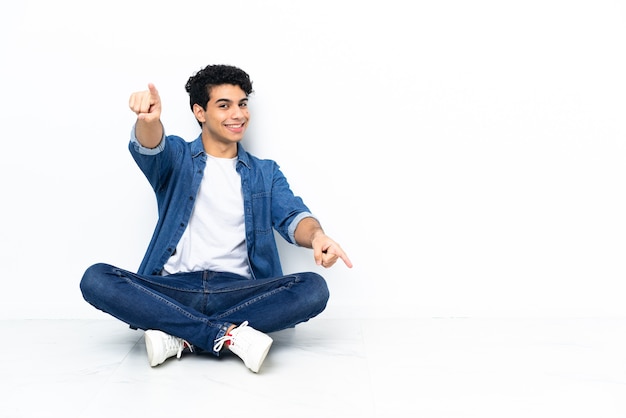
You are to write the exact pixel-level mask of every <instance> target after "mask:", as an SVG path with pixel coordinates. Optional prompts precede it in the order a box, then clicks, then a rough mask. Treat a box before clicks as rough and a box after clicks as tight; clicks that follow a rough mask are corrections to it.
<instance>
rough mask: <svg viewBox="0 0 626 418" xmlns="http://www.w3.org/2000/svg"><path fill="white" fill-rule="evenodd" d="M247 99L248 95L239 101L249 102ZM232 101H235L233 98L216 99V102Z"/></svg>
mask: <svg viewBox="0 0 626 418" xmlns="http://www.w3.org/2000/svg"><path fill="white" fill-rule="evenodd" d="M247 101H248V98H247V97H244V98H243V99H241V100H239V103H241V102H247ZM232 102H233V101H232V100H230V99H217V100H216V101H215V103H232Z"/></svg>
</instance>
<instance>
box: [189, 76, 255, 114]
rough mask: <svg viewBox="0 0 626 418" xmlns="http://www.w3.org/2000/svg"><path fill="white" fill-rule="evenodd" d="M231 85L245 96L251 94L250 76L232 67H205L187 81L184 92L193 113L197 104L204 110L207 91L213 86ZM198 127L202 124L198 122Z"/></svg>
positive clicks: (208, 98)
mask: <svg viewBox="0 0 626 418" xmlns="http://www.w3.org/2000/svg"><path fill="white" fill-rule="evenodd" d="M222 84H232V85H234V86H239V87H241V90H243V91H244V92H245V93H246V94H247V95H250V94H252V93H253V91H254V90H252V81H251V80H250V76H249V75H248V74H247V73H246V72H245V71H243V70H242V69H240V68H237V67H233V66H232V65H222V64H218V65H207V66H206V67H204V68H203V69H201V70H200V71H198V72H197V73H195V74H194V75H192V76H191V77H189V80H187V84H185V90H186V91H187V93H189V106H190V107H191V110H192V111H193V105H194V104H198V105H199V106H202V108H203V109H205V110H206V105H207V103H208V102H209V100H210V97H209V91H210V90H211V87H213V86H219V85H222ZM198 123H199V124H200V126H202V124H201V123H200V122H198Z"/></svg>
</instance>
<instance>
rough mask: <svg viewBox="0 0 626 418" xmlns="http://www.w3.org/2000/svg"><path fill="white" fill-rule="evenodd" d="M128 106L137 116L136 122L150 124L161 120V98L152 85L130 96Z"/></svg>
mask: <svg viewBox="0 0 626 418" xmlns="http://www.w3.org/2000/svg"><path fill="white" fill-rule="evenodd" d="M128 106H129V107H130V110H132V111H133V112H135V114H137V120H140V121H144V122H146V123H151V122H156V121H158V120H159V119H160V118H161V97H160V96H159V92H158V91H157V89H156V87H155V86H154V84H152V83H150V84H148V90H144V91H138V92H135V93H133V94H131V95H130V99H129V101H128Z"/></svg>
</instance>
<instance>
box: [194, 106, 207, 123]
mask: <svg viewBox="0 0 626 418" xmlns="http://www.w3.org/2000/svg"><path fill="white" fill-rule="evenodd" d="M193 114H194V116H195V117H196V119H198V122H200V123H204V122H206V118H205V115H204V109H203V108H202V106H200V105H199V104H197V103H196V104H194V105H193Z"/></svg>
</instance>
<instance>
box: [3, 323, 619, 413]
mask: <svg viewBox="0 0 626 418" xmlns="http://www.w3.org/2000/svg"><path fill="white" fill-rule="evenodd" d="M0 333H2V335H3V342H2V352H1V353H0V354H1V356H0V376H1V385H2V388H1V392H0V396H1V397H2V400H1V402H0V417H2V418H17V417H36V418H44V417H63V418H73V417H77V418H78V417H80V418H90V417H94V418H95V417H117V418H125V417H142V418H143V417H149V418H152V417H173V416H189V417H199V416H202V417H229V418H231V417H272V418H274V417H289V418H303V417H315V418H327V417H341V418H343V417H412V418H416V417H427V418H430V417H445V418H453V417H480V418H486V417H498V418H513V417H550V418H553V417H559V418H560V417H568V418H571V417H593V418H609V417H626V319H545V320H541V319H525V320H512V319H492V320H490V319H435V318H433V319H411V320H382V319H381V320H372V319H363V320H357V319H329V318H322V317H320V318H317V319H313V320H311V321H310V322H309V323H306V324H301V325H299V326H298V327H296V328H295V329H292V330H287V331H282V332H279V333H275V334H273V335H272V336H273V337H274V340H275V342H274V345H273V346H272V350H271V351H270V354H269V355H268V357H267V359H266V361H265V363H264V365H263V368H262V369H261V372H260V373H259V374H254V373H252V372H251V371H249V370H248V369H246V367H245V366H244V365H243V363H242V362H241V361H240V360H239V359H238V358H236V357H234V356H232V355H230V356H226V357H223V358H221V359H216V358H214V357H211V356H195V355H187V356H183V358H181V359H180V360H177V359H175V358H174V359H170V360H168V361H167V362H166V363H164V364H163V365H161V366H159V367H155V368H150V367H149V365H148V363H147V359H146V355H145V345H144V341H143V334H142V333H141V332H140V331H133V330H130V329H129V328H127V327H126V326H125V325H124V324H122V323H121V322H118V321H116V320H66V321H52V320H50V321H45V320H41V321H40V320H32V321H8V320H6V321H0Z"/></svg>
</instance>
